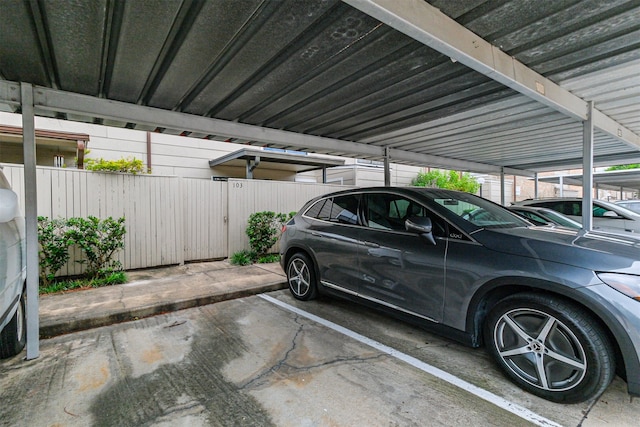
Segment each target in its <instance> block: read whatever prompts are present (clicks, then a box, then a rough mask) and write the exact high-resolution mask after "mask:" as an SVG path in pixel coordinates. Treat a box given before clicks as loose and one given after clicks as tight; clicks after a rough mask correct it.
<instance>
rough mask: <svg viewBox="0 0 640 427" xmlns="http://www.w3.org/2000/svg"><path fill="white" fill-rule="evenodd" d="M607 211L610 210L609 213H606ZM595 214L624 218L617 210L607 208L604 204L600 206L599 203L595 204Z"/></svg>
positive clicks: (604, 216) (601, 216)
mask: <svg viewBox="0 0 640 427" xmlns="http://www.w3.org/2000/svg"><path fill="white" fill-rule="evenodd" d="M607 212H609V213H608V214H607V215H605V214H606V213H607ZM593 216H594V217H599V218H613V219H616V218H618V219H620V218H623V217H622V216H621V215H620V214H618V213H617V212H615V211H612V210H610V209H607V208H606V207H604V206H599V205H596V204H594V205H593Z"/></svg>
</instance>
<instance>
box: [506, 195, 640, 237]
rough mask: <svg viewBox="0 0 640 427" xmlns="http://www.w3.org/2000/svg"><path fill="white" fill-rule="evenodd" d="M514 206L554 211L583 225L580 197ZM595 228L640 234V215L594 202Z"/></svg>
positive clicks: (531, 201) (534, 201)
mask: <svg viewBox="0 0 640 427" xmlns="http://www.w3.org/2000/svg"><path fill="white" fill-rule="evenodd" d="M513 205H514V206H537V207H543V208H548V209H553V210H554V211H557V212H560V213H562V214H564V215H566V216H568V217H569V218H572V219H575V220H576V221H578V222H580V223H582V199H581V198H580V197H562V198H556V199H529V200H523V201H521V202H516V203H513ZM593 226H594V228H597V229H599V230H603V231H613V232H621V231H623V232H629V233H640V215H639V214H638V213H636V212H633V211H630V210H629V209H626V208H624V207H622V206H619V205H616V204H615V203H609V202H606V201H604V200H594V201H593Z"/></svg>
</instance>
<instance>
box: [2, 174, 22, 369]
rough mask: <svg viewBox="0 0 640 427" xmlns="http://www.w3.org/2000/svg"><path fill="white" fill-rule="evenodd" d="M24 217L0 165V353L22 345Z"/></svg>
mask: <svg viewBox="0 0 640 427" xmlns="http://www.w3.org/2000/svg"><path fill="white" fill-rule="evenodd" d="M24 244H25V240H24V217H23V216H22V215H21V214H20V209H19V205H18V196H17V195H16V193H14V192H13V191H12V190H11V186H10V185H9V182H8V181H7V179H6V177H5V176H4V173H3V172H2V167H1V166H0V357H1V358H6V357H11V356H15V355H16V354H18V353H20V352H21V351H22V349H23V348H24V345H25V342H26V328H25V294H24V284H25V279H26V267H25V258H24V255H25V253H24V249H25V247H24Z"/></svg>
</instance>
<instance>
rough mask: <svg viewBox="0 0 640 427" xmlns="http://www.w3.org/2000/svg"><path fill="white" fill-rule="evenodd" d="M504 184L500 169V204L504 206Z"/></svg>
mask: <svg viewBox="0 0 640 427" xmlns="http://www.w3.org/2000/svg"><path fill="white" fill-rule="evenodd" d="M505 187H506V183H505V180H504V168H501V169H500V204H501V205H502V206H504V203H505V199H504V194H505V193H506V188H505Z"/></svg>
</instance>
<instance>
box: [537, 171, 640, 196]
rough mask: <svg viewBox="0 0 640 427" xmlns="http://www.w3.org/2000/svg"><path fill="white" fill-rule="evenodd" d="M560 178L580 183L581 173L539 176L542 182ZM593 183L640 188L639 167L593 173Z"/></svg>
mask: <svg viewBox="0 0 640 427" xmlns="http://www.w3.org/2000/svg"><path fill="white" fill-rule="evenodd" d="M561 178H562V182H563V184H567V185H580V186H581V185H582V179H583V178H582V174H570V175H562V176H545V177H541V178H539V181H542V182H551V183H554V184H559V183H560V179H561ZM593 183H594V184H595V185H597V186H598V187H599V188H608V189H612V190H620V189H621V188H623V189H625V190H636V191H637V190H640V169H627V170H615V171H605V172H597V173H594V174H593Z"/></svg>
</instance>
